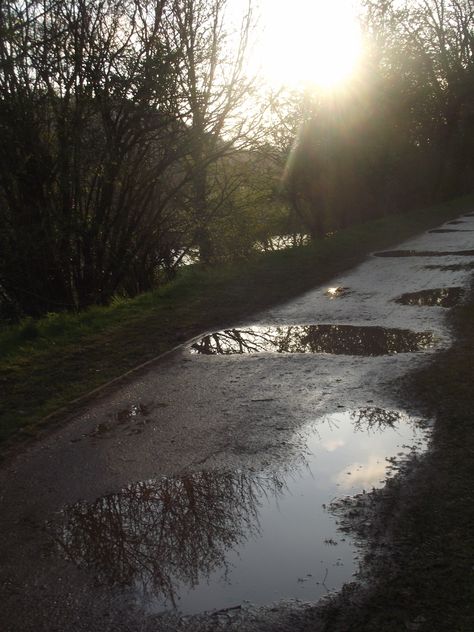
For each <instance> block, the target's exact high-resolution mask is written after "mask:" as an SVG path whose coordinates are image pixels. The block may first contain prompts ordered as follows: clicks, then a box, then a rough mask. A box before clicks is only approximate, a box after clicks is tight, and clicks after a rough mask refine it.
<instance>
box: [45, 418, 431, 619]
mask: <svg viewBox="0 0 474 632" xmlns="http://www.w3.org/2000/svg"><path fill="white" fill-rule="evenodd" d="M276 432H277V431H276ZM306 432H307V437H306V439H307V441H306V442H307V451H306V453H305V455H304V456H302V457H301V458H300V459H298V460H296V461H294V462H292V463H291V464H289V465H287V466H286V467H282V468H281V469H280V470H278V471H262V472H256V471H230V472H219V471H218V472H215V471H214V472H212V471H201V472H193V473H189V474H187V475H183V476H178V477H169V478H161V479H156V480H153V479H152V480H145V481H141V482H136V483H133V484H130V485H129V486H127V487H125V488H124V489H122V490H121V491H119V492H118V493H114V494H110V495H107V496H104V497H102V498H99V499H97V500H96V501H95V502H92V503H86V502H79V503H77V504H75V505H72V506H69V507H66V508H65V509H64V510H63V511H62V512H61V513H60V514H59V515H58V516H57V518H56V519H55V520H54V521H51V522H50V523H48V525H47V530H48V532H49V533H50V535H51V536H52V537H53V539H54V542H55V548H56V551H57V552H59V553H60V555H61V556H62V557H65V558H66V559H67V560H69V561H71V562H73V563H75V564H76V565H77V566H79V567H80V568H83V569H86V570H87V571H88V572H89V573H92V574H93V575H94V578H95V580H96V581H97V582H99V583H100V584H106V585H111V586H114V587H116V588H117V589H120V588H121V589H124V590H127V591H132V593H133V594H134V596H135V598H136V600H137V602H138V603H140V604H141V605H143V606H144V607H145V608H146V609H147V610H148V611H149V612H153V613H159V612H164V611H169V610H174V609H176V610H178V611H180V612H182V613H184V614H186V613H188V614H191V613H198V612H204V611H206V610H213V609H223V608H231V607H233V606H236V605H237V604H240V603H242V602H243V601H246V600H248V601H251V602H252V603H256V604H267V603H271V602H273V601H275V600H279V599H287V598H299V599H305V600H312V601H313V600H317V599H318V598H319V597H321V596H322V595H324V594H327V592H329V591H331V590H335V589H339V588H340V587H341V586H342V585H343V583H345V582H346V581H348V580H350V579H351V577H352V576H353V573H354V571H355V568H356V553H357V552H356V549H355V546H354V544H353V542H352V541H351V539H350V537H349V536H347V535H344V534H343V533H340V532H338V529H337V525H336V521H335V519H334V516H333V515H331V513H330V512H329V511H328V510H327V506H328V505H329V504H330V503H331V501H333V500H334V498H337V497H343V496H345V495H347V494H350V495H353V494H356V493H360V492H361V491H363V490H370V489H372V488H373V487H379V486H380V485H381V484H382V481H383V480H384V478H385V476H386V474H387V472H388V467H389V462H388V460H387V457H393V456H395V455H398V456H399V457H400V456H403V455H406V456H408V455H409V454H410V453H411V452H412V450H414V449H416V450H422V449H424V447H425V445H426V436H427V431H426V429H425V428H424V427H423V424H422V423H421V422H420V420H416V419H411V418H408V417H407V415H406V414H404V413H403V412H401V411H398V410H385V409H382V408H378V407H375V406H367V407H365V408H361V409H358V410H353V411H340V412H336V413H333V414H329V415H327V416H325V417H322V418H321V419H319V420H317V421H316V422H313V423H312V424H311V425H310V426H308V427H307V428H306Z"/></svg>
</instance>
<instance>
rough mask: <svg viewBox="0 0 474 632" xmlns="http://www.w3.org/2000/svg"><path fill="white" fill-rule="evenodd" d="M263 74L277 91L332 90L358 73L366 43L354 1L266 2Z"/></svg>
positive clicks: (274, 0) (264, 8)
mask: <svg viewBox="0 0 474 632" xmlns="http://www.w3.org/2000/svg"><path fill="white" fill-rule="evenodd" d="M261 18H262V23H263V24H264V30H263V32H262V35H261V40H260V42H261V44H260V53H261V54H260V65H261V72H262V73H263V75H264V76H265V77H266V78H267V80H268V81H269V82H270V83H271V84H273V85H286V86H290V87H296V86H298V85H301V84H312V85H314V86H316V87H319V88H321V89H326V90H329V89H331V88H335V87H337V86H339V85H342V84H343V83H344V82H346V81H347V80H348V79H349V78H350V77H351V75H352V74H353V73H354V71H355V68H356V66H357V62H358V59H359V57H360V54H361V50H362V38H361V32H360V28H359V23H358V21H357V18H356V13H355V7H354V3H353V2H351V1H350V0H329V1H323V0H293V1H292V2H291V3H288V2H287V1H281V0H272V1H269V0H264V2H263V3H262V4H261Z"/></svg>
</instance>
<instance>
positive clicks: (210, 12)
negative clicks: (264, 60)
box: [167, 0, 262, 263]
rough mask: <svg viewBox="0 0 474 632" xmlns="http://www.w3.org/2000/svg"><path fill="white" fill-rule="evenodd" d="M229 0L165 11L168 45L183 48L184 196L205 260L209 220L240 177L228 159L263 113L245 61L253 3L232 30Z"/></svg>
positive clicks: (203, 0) (176, 5)
mask: <svg viewBox="0 0 474 632" xmlns="http://www.w3.org/2000/svg"><path fill="white" fill-rule="evenodd" d="M227 4H228V3H227V0H173V1H172V2H171V3H170V5H169V7H168V12H167V24H168V29H167V35H168V46H169V50H170V51H174V50H178V51H182V53H183V54H182V56H178V58H177V59H178V63H177V65H176V74H177V77H178V86H179V87H178V99H179V106H180V117H181V121H182V122H183V124H184V125H186V126H188V127H189V130H190V152H189V155H188V158H187V163H186V169H187V172H188V174H189V177H190V184H189V188H188V189H187V190H186V193H185V195H184V196H183V197H182V204H183V205H184V206H185V207H186V208H187V209H188V211H189V214H190V217H191V219H192V222H193V224H194V234H193V239H194V241H195V243H196V244H197V245H198V247H199V250H200V257H201V260H202V261H203V262H205V263H208V262H209V261H211V260H212V257H213V252H212V249H213V248H212V240H211V236H210V230H209V224H210V222H211V220H212V219H213V218H215V217H216V215H217V214H218V213H219V212H220V211H221V210H222V209H223V207H224V206H225V202H226V201H227V200H228V199H229V197H230V196H232V194H233V193H234V192H235V190H236V188H238V186H239V185H240V183H241V180H240V179H239V178H238V177H237V172H236V170H232V169H228V165H229V163H228V161H227V162H226V159H228V157H229V156H230V155H232V154H235V153H236V152H237V151H239V152H243V151H245V150H246V149H248V148H249V147H250V146H251V145H252V144H253V143H255V142H256V140H257V138H258V134H259V132H260V122H261V118H262V112H261V110H260V109H259V108H258V107H257V106H256V105H255V102H252V100H251V97H252V95H254V93H255V79H254V78H248V76H247V75H246V65H245V61H246V53H247V50H248V41H249V34H250V32H251V29H252V11H251V5H250V2H249V4H248V5H247V9H246V11H245V13H244V14H243V16H242V21H241V23H240V26H238V27H237V29H236V30H235V31H232V29H231V27H229V20H228V16H227V15H226V10H227ZM252 103H254V105H252ZM252 108H254V109H253V110H252ZM226 167H227V168H226Z"/></svg>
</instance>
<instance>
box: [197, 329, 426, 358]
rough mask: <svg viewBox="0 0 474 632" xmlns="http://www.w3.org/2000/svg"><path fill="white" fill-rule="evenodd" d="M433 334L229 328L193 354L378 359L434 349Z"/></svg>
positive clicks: (201, 343) (202, 343)
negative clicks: (310, 354)
mask: <svg viewBox="0 0 474 632" xmlns="http://www.w3.org/2000/svg"><path fill="white" fill-rule="evenodd" d="M432 342H433V336H432V334H431V333H429V332H414V331H410V330H408V329H386V328H384V327H356V326H354V325H293V326H285V327H283V326H282V327H249V328H246V329H226V330H224V331H221V332H217V333H214V334H210V335H208V336H204V338H202V339H201V340H200V341H198V342H195V343H194V344H193V345H191V352H192V353H199V354H204V355H220V354H222V355H231V354H245V353H261V352H264V351H267V352H270V351H271V352H276V353H333V354H344V355H364V356H378V355H385V354H394V353H404V352H405V353H406V352H412V351H418V350H419V349H423V348H426V347H428V346H430V344H432Z"/></svg>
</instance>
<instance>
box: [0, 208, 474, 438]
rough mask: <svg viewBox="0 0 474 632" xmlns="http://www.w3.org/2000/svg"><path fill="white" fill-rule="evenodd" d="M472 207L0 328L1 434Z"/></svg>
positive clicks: (418, 215) (195, 272)
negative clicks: (99, 305)
mask: <svg viewBox="0 0 474 632" xmlns="http://www.w3.org/2000/svg"><path fill="white" fill-rule="evenodd" d="M471 208H472V199H471V200H466V199H463V200H457V201H453V202H451V203H449V204H445V205H441V206H438V207H433V208H429V209H424V210H421V211H418V212H414V213H410V214H409V215H398V216H392V217H387V218H384V219H380V220H377V221H373V222H369V223H366V224H363V225H360V226H356V227H353V228H350V229H347V230H344V231H341V232H339V233H338V234H336V235H334V236H332V237H330V238H326V239H324V240H319V241H317V242H315V243H313V244H312V245H310V246H305V247H301V248H295V249H291V250H287V251H280V252H272V253H267V254H256V255H255V257H253V258H252V259H251V260H248V261H245V262H239V263H235V264H229V265H225V266H220V267H218V268H216V269H203V268H201V267H199V266H193V267H190V268H188V269H183V270H182V271H181V272H180V274H179V276H178V277H177V279H176V280H174V281H173V282H172V283H170V284H168V285H167V286H164V287H162V288H161V289H159V290H157V291H155V292H150V293H148V294H144V295H142V296H139V297H137V298H135V299H132V300H121V301H116V302H114V303H113V304H112V305H111V306H109V307H107V308H93V309H90V310H88V311H86V312H84V313H81V314H69V315H64V314H61V315H59V314H53V315H50V316H48V317H46V318H43V319H41V320H39V321H33V320H27V321H24V322H23V323H21V324H20V325H19V326H16V327H9V328H5V329H3V330H0V353H1V359H0V389H1V392H0V401H1V408H0V441H5V440H6V439H9V438H12V437H13V436H14V435H16V437H17V438H21V437H22V436H24V437H28V436H34V435H35V434H36V433H37V431H38V429H40V428H41V427H42V426H43V425H44V424H43V419H44V417H45V416H47V415H49V414H50V413H52V412H54V411H56V410H58V409H62V408H63V407H65V406H66V407H67V406H68V403H69V402H71V400H73V399H74V398H77V397H79V396H81V395H83V394H85V393H87V392H89V391H90V390H92V389H94V388H96V387H98V386H100V385H101V384H104V383H106V382H107V381H109V380H111V379H113V378H115V377H117V376H119V375H121V374H122V373H124V372H126V371H128V370H130V369H131V368H133V367H135V366H137V365H139V364H141V363H143V362H145V361H147V360H149V359H151V358H153V357H155V356H157V355H158V354H161V353H163V352H165V351H167V350H169V349H171V348H172V347H174V346H176V345H177V344H179V343H180V342H182V341H184V340H186V339H187V338H189V337H192V336H193V335H197V334H198V333H200V332H201V331H205V330H207V329H211V328H214V327H220V326H224V325H226V324H227V323H231V322H236V321H238V320H239V319H241V318H244V317H246V316H248V315H250V314H252V313H253V312H255V311H256V310H258V309H261V308H264V307H267V306H270V305H273V304H276V303H278V302H281V301H284V300H288V299H289V298H291V297H292V296H295V295H297V294H299V293H301V292H303V291H305V290H307V289H310V288H311V287H314V286H316V285H318V284H320V283H324V282H326V281H329V280H330V279H331V278H332V277H333V276H334V275H335V274H338V273H340V272H342V271H343V270H346V269H348V268H350V267H352V266H353V265H355V264H356V263H358V262H360V261H361V260H363V259H364V257H365V256H366V255H367V253H369V252H370V251H372V250H374V249H381V248H387V247H389V246H392V245H394V244H396V243H397V242H399V241H401V240H403V239H405V238H407V237H409V236H411V235H414V234H416V233H418V232H420V231H422V230H425V229H427V228H429V227H432V226H436V225H438V224H439V223H441V222H443V221H445V220H446V219H448V218H451V217H454V216H457V215H459V214H460V213H462V212H464V211H467V210H471ZM64 414H65V412H64V411H63V413H62V415H63V416H64ZM60 417H61V415H59V418H60ZM48 423H51V420H49V422H48Z"/></svg>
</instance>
